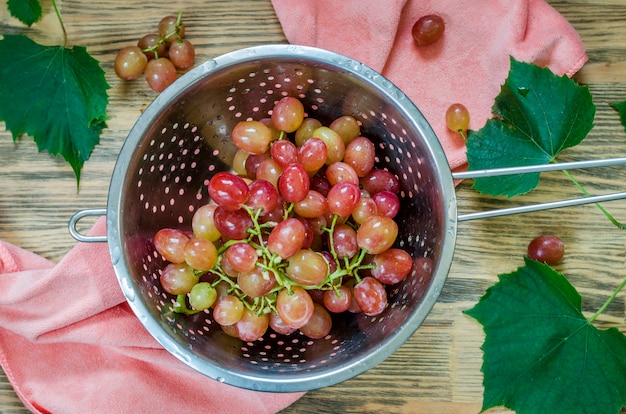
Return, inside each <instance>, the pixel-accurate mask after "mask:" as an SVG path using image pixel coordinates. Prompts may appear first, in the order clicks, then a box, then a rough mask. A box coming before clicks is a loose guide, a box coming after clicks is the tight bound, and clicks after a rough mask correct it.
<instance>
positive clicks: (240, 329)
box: [235, 308, 269, 342]
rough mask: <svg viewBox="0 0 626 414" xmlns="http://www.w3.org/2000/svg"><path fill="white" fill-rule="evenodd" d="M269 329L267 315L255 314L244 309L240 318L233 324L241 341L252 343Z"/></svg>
mask: <svg viewBox="0 0 626 414" xmlns="http://www.w3.org/2000/svg"><path fill="white" fill-rule="evenodd" d="M268 327H269V316H268V315H267V314H264V313H262V314H257V313H256V312H254V311H252V310H250V309H248V308H244V310H243V314H242V315H241V318H240V319H239V320H238V321H237V322H236V323H235V331H236V332H237V336H238V337H239V339H241V340H242V341H246V342H252V341H256V340H257V339H259V338H261V337H262V336H263V335H264V334H265V332H266V331H267V328H268Z"/></svg>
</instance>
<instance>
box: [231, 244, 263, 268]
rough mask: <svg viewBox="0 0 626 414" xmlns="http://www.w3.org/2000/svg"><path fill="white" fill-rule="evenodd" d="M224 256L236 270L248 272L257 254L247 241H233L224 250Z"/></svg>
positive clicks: (257, 256) (254, 262) (252, 266)
mask: <svg viewBox="0 0 626 414" xmlns="http://www.w3.org/2000/svg"><path fill="white" fill-rule="evenodd" d="M224 257H225V258H226V259H227V260H228V263H230V265H231V267H232V268H233V269H234V270H236V271H237V272H249V271H251V270H252V269H254V267H255V265H256V262H257V260H258V259H259V255H258V254H257V251H256V249H255V248H254V247H252V246H250V245H249V244H248V243H243V242H242V243H235V244H233V245H231V246H229V247H228V248H227V249H226V251H224Z"/></svg>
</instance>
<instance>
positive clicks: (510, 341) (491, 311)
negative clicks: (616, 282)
mask: <svg viewBox="0 0 626 414" xmlns="http://www.w3.org/2000/svg"><path fill="white" fill-rule="evenodd" d="M465 313H466V314H467V315H469V316H471V317H473V318H475V319H476V320H477V321H478V322H480V323H481V324H482V325H483V328H484V331H485V340H484V343H483V345H482V350H483V365H482V372H483V374H484V378H483V385H484V395H483V410H487V409H489V408H492V407H496V406H505V407H507V408H509V409H511V410H514V411H515V412H517V413H533V414H542V413H546V414H553V413H569V414H575V413H589V414H591V413H593V414H596V413H618V412H619V411H620V410H621V408H622V406H624V405H625V404H626V337H625V336H624V335H623V334H622V333H621V332H620V331H619V330H617V329H616V328H611V329H608V330H599V329H597V328H596V327H594V326H593V325H592V324H591V323H590V322H589V321H588V320H587V319H586V318H585V317H584V316H583V314H582V311H581V297H580V295H579V293H578V292H577V291H576V289H575V288H574V287H573V286H572V285H571V284H570V283H569V282H568V281H567V279H566V278H565V276H564V275H562V274H560V273H558V272H557V271H555V270H554V269H552V268H551V267H550V266H548V265H545V264H543V263H539V262H536V261H533V260H531V259H528V258H526V265H525V266H524V267H521V268H519V269H517V271H515V272H512V273H509V274H503V275H500V276H499V281H498V283H496V284H495V285H493V286H492V287H490V288H489V289H488V290H487V292H486V293H485V295H484V296H483V297H482V298H481V299H480V301H479V302H478V303H477V304H476V305H475V306H474V307H473V308H472V309H470V310H467V311H465Z"/></svg>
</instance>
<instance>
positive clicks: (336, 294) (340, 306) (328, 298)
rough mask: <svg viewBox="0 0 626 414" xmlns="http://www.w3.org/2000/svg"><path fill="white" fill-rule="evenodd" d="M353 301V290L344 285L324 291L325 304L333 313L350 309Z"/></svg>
mask: <svg viewBox="0 0 626 414" xmlns="http://www.w3.org/2000/svg"><path fill="white" fill-rule="evenodd" d="M351 302H352V290H351V289H350V288H349V287H347V286H344V285H341V286H339V287H337V289H336V290H327V291H325V292H324V306H326V309H328V310H329V311H331V312H333V313H341V312H345V311H347V310H348V308H349V307H350V303H351Z"/></svg>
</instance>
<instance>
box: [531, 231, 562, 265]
mask: <svg viewBox="0 0 626 414" xmlns="http://www.w3.org/2000/svg"><path fill="white" fill-rule="evenodd" d="M564 254H565V245H564V243H563V240H561V239H560V238H559V237H558V236H555V235H553V234H545V235H542V236H538V237H535V238H534V239H533V240H531V242H530V243H529V244H528V257H529V258H531V259H533V260H537V261H540V262H543V263H546V264H549V265H555V264H558V263H559V262H560V261H561V259H563V255H564Z"/></svg>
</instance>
